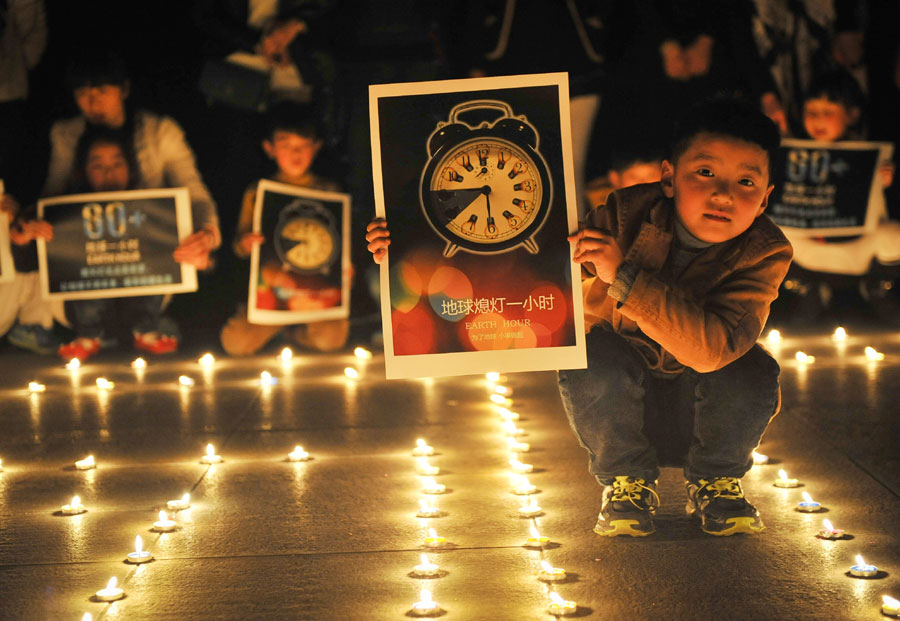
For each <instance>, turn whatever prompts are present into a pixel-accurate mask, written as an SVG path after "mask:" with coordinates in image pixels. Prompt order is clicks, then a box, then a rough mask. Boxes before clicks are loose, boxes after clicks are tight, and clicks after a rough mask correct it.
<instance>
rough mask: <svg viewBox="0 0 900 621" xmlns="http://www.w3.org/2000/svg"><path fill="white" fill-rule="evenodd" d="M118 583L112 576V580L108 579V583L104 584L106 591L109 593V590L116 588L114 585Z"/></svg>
mask: <svg viewBox="0 0 900 621" xmlns="http://www.w3.org/2000/svg"><path fill="white" fill-rule="evenodd" d="M118 583H119V581H118V580H116V577H115V576H113V577H112V578H110V579H109V582H107V583H106V589H107V590H108V591H111V590H113V589H114V588H116V585H117V584H118Z"/></svg>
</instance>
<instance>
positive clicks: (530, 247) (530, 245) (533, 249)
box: [522, 237, 540, 254]
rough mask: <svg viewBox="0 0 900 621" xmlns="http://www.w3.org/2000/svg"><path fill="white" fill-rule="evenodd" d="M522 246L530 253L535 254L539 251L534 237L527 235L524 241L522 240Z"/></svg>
mask: <svg viewBox="0 0 900 621" xmlns="http://www.w3.org/2000/svg"><path fill="white" fill-rule="evenodd" d="M522 247H523V248H524V249H525V250H527V251H528V252H530V253H531V254H537V253H538V252H540V248H538V245H537V242H536V241H534V237H529V238H528V239H526V240H525V241H524V242H522Z"/></svg>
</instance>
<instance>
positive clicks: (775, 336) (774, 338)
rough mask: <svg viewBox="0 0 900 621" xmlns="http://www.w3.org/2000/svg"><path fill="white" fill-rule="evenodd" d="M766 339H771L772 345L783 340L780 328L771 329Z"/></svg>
mask: <svg viewBox="0 0 900 621" xmlns="http://www.w3.org/2000/svg"><path fill="white" fill-rule="evenodd" d="M766 340H768V341H769V343H771V344H772V345H774V344H776V343H780V342H781V332H779V331H778V330H769V334H768V336H766Z"/></svg>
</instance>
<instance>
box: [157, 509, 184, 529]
mask: <svg viewBox="0 0 900 621" xmlns="http://www.w3.org/2000/svg"><path fill="white" fill-rule="evenodd" d="M176 526H178V525H177V524H176V523H175V520H173V519H171V518H170V517H169V514H168V513H166V512H165V511H160V512H159V519H158V520H157V521H155V522H153V530H155V531H156V532H158V533H170V532H172V531H173V530H175V527H176Z"/></svg>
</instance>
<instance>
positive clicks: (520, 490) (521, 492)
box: [512, 474, 537, 496]
mask: <svg viewBox="0 0 900 621" xmlns="http://www.w3.org/2000/svg"><path fill="white" fill-rule="evenodd" d="M512 493H513V494H516V495H517V496H527V495H528V494H536V493H537V487H535V486H534V485H532V484H531V483H530V482H529V481H528V477H526V476H525V475H524V474H523V475H521V476H519V477H517V478H514V479H513V489H512Z"/></svg>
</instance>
